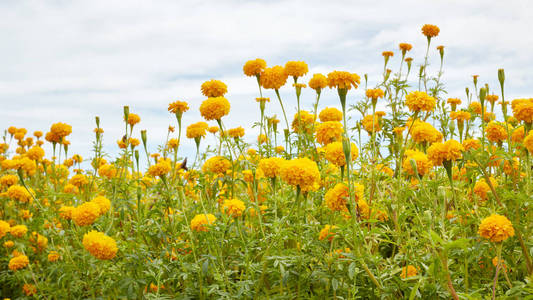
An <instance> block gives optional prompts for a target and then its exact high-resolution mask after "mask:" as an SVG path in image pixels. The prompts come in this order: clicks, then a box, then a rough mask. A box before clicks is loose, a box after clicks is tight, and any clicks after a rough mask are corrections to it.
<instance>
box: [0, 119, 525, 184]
mask: <svg viewBox="0 0 533 300" xmlns="http://www.w3.org/2000/svg"><path fill="white" fill-rule="evenodd" d="M524 134H525V130H524V126H520V127H518V128H515V129H514V130H513V131H512V133H511V141H513V142H514V143H521V142H522V141H523V140H524ZM0 181H1V179H0Z"/></svg>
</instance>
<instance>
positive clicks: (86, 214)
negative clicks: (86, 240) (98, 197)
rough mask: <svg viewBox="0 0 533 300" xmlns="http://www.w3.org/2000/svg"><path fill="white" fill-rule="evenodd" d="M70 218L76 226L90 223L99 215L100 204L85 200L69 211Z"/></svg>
mask: <svg viewBox="0 0 533 300" xmlns="http://www.w3.org/2000/svg"><path fill="white" fill-rule="evenodd" d="M71 216H72V220H73V221H74V222H75V223H76V225H78V226H87V225H91V224H93V223H94V221H96V219H97V218H98V217H99V216H100V206H98V204H96V203H93V202H85V203H83V204H82V205H80V206H78V207H75V208H74V209H73V210H72V212H71Z"/></svg>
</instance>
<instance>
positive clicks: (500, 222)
mask: <svg viewBox="0 0 533 300" xmlns="http://www.w3.org/2000/svg"><path fill="white" fill-rule="evenodd" d="M478 234H479V235H480V236H481V237H484V238H486V239H490V241H491V242H494V243H499V242H503V241H505V240H506V239H508V238H509V237H512V236H514V228H513V224H512V223H511V221H509V219H507V218H506V217H505V216H500V215H498V214H492V215H491V216H490V217H487V218H485V219H483V220H482V221H481V224H479V229H478Z"/></svg>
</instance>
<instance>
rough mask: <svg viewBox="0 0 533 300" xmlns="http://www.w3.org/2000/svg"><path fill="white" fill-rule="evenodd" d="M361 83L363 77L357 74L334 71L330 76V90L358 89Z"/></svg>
mask: <svg viewBox="0 0 533 300" xmlns="http://www.w3.org/2000/svg"><path fill="white" fill-rule="evenodd" d="M360 83H361V77H359V75H357V74H355V73H350V72H346V71H333V72H330V73H329V74H328V86H329V87H330V88H337V89H346V90H349V89H351V88H352V87H353V88H355V89H356V88H357V87H358V85H359V84H360Z"/></svg>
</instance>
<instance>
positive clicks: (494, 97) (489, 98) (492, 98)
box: [485, 95, 498, 105]
mask: <svg viewBox="0 0 533 300" xmlns="http://www.w3.org/2000/svg"><path fill="white" fill-rule="evenodd" d="M485 100H487V101H489V102H490V103H491V104H492V105H494V103H496V101H498V95H486V96H485Z"/></svg>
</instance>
